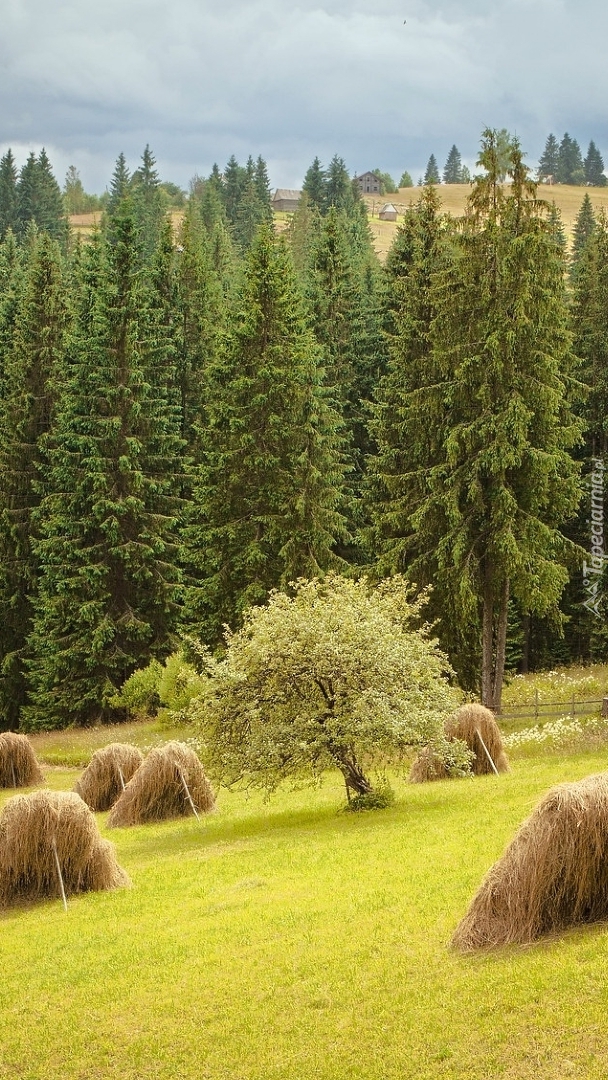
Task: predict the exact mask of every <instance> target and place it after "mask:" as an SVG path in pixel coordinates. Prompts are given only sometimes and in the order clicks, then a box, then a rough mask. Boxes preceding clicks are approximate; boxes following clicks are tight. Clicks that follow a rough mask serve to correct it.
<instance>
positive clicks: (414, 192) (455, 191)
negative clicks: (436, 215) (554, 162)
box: [363, 184, 608, 258]
mask: <svg viewBox="0 0 608 1080" xmlns="http://www.w3.org/2000/svg"><path fill="white" fill-rule="evenodd" d="M470 190H471V185H470V184H440V185H439V186H438V191H439V195H440V197H441V202H442V206H443V209H444V210H446V211H447V212H448V213H450V214H453V215H454V217H460V216H461V215H462V214H463V213H464V208H465V204H466V201H467V198H468V195H469V192H470ZM538 193H539V197H540V198H544V199H546V200H547V202H549V203H552V202H554V203H555V205H556V206H557V208H558V210H559V211H560V213H561V215H562V221H563V225H564V229H565V232H566V236H567V237H568V239H570V237H571V235H572V229H573V227H574V222H575V220H576V216H577V214H578V212H579V210H580V208H581V203H582V201H583V199H584V197H585V195H586V194H588V195H589V198H590V199H591V203H592V205H593V209H594V210H595V211H596V212H597V211H598V210H600V209H605V210H607V211H608V187H605V188H594V187H570V186H568V185H565V184H563V185H562V184H555V185H552V186H551V187H549V186H545V185H541V186H539V189H538ZM419 197H420V188H419V187H411V188H400V190H399V191H398V192H396V193H395V194H394V195H383V196H378V195H374V196H372V195H364V196H363V198H364V199H365V202H366V203H367V205H368V208H369V213H370V225H371V229H372V234H373V237H374V243H375V246H376V251H377V252H378V254H379V255H380V257H381V258H384V256H385V255H386V253H387V251H388V249H389V247H390V246H391V243H392V242H393V238H394V236H395V232H396V230H397V229H398V227H399V218H398V219H397V221H396V222H394V221H380V220H379V219H378V211H379V210H380V209H381V208H382V206H384V204H385V203H387V202H391V203H392V204H393V206H394V207H395V209H396V210H397V212H398V213H399V215H402V214H403V213H404V212H405V210H407V208H408V206H411V204H412V203H414V202H416V200H417V199H418V198H419Z"/></svg>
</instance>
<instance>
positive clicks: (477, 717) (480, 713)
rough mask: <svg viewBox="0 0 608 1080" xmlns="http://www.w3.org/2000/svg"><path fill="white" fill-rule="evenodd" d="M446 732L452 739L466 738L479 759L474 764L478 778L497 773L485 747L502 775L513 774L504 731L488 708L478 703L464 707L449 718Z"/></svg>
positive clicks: (470, 748) (473, 768)
mask: <svg viewBox="0 0 608 1080" xmlns="http://www.w3.org/2000/svg"><path fill="white" fill-rule="evenodd" d="M445 733H446V735H447V736H448V738H449V739H462V741H463V742H465V743H466V744H467V746H468V748H469V750H472V751H473V753H474V754H475V757H474V759H473V762H472V764H471V771H472V772H473V774H474V775H475V776H485V775H486V774H487V773H493V772H494V769H493V768H492V766H491V764H490V761H489V759H488V754H486V751H485V750H484V744H485V746H486V749H487V751H488V753H489V755H490V757H491V758H492V761H493V762H494V765H495V766H496V771H497V772H499V773H505V772H508V771H509V762H508V761H507V755H506V754H505V751H504V747H503V745H502V736H501V734H500V728H499V727H498V724H497V723H496V720H495V719H494V714H493V713H491V712H490V710H489V709H486V707H485V705H478V704H477V703H473V704H470V705H461V706H460V708H459V709H456V712H455V713H452V715H451V716H450V717H449V719H448V721H447V723H446V725H445ZM480 736H481V737H480Z"/></svg>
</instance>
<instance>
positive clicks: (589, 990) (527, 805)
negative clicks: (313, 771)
mask: <svg viewBox="0 0 608 1080" xmlns="http://www.w3.org/2000/svg"><path fill="white" fill-rule="evenodd" d="M144 728H145V726H144ZM170 734H173V733H172V732H171V733H170ZM67 735H68V740H69V739H70V738H73V737H74V736H73V735H72V734H71V733H67ZM64 737H65V735H64ZM114 737H115V735H114V733H111V734H110V736H109V738H110V739H112V738H114ZM141 737H142V739H148V734H145V731H144V730H143V729H142V732H141ZM46 738H48V737H46ZM42 742H43V737H42V736H41V737H39V743H40V744H41V745H42ZM605 765H606V751H605V749H604V750H597V751H595V752H586V753H578V754H573V755H572V756H570V757H566V756H564V755H563V754H555V753H554V754H549V755H547V754H545V755H544V756H542V757H541V756H536V757H534V758H522V759H517V758H516V759H515V762H514V767H513V769H512V772H511V773H510V774H509V775H507V776H504V777H501V778H499V779H498V780H497V779H495V778H493V777H492V778H490V777H488V778H479V779H476V780H460V781H449V782H442V783H435V784H429V785H412V786H408V785H406V784H405V783H404V782H403V779H402V778H401V777H397V776H395V777H394V778H393V783H394V787H395V791H396V794H397V801H396V803H395V805H394V806H393V807H391V808H390V809H386V810H382V811H377V812H370V813H362V814H344V813H339V812H338V811H339V807H340V805H341V804H342V802H343V790H342V785H341V782H340V781H339V779H338V778H337V777H333V776H331V777H328V778H327V780H326V783H325V784H324V785H323V786H322V787H321V788H320V789H318V790H302V791H297V792H293V791H285V792H280V793H279V794H278V795H277V796H276V797H275V798H274V799H273V800H272V801H271V802H269V803H264V801H263V800H262V798H261V797H260V796H258V795H255V796H252V797H247V796H246V795H245V794H244V793H235V794H231V793H227V792H221V793H220V797H219V812H218V813H217V814H214V815H212V816H210V817H208V818H207V819H206V820H205V822H204V823H203V824H202V825H199V824H198V823H197V822H196V821H195V820H194V819H187V820H184V821H176V822H168V823H163V824H159V825H154V826H147V827H145V828H136V829H122V830H115V831H113V832H109V831H108V832H107V833H106V832H105V817H106V815H99V818H98V820H99V823H100V826H101V828H102V831H104V834H106V835H108V836H109V837H110V838H111V839H112V840H113V841H114V842H115V843H116V846H117V850H118V856H119V861H120V863H121V865H122V866H123V867H124V868H125V869H126V870H127V871H128V873H129V874H130V875H131V877H132V880H133V888H132V889H128V890H121V891H118V892H115V893H99V894H94V895H93V894H90V895H87V896H81V897H77V898H73V899H72V900H70V903H69V910H68V913H67V915H66V914H64V912H63V909H62V906H61V903H60V902H59V901H53V902H48V903H43V904H40V905H37V906H35V907H30V908H27V909H19V910H12V911H10V912H7V913H5V914H4V915H2V916H1V917H0V971H1V972H2V978H1V979H0V1077H1V1078H2V1080H4V1078H7V1080H8V1078H10V1080H16V1078H18V1080H60V1078H61V1080H100V1078H104V1080H105V1078H116V1080H118V1078H120V1080H152V1078H154V1080H165V1078H166V1080H176V1078H179V1080H287V1078H289V1080H292V1078H299V1080H313V1078H314V1080H347V1078H348V1080H407V1078H410V1077H411V1078H412V1080H413V1078H415V1077H416V1078H423V1080H426V1078H428V1080H435V1078H459V1080H460V1078H465V1077H466V1078H470V1080H488V1078H490V1077H492V1078H495V1077H505V1078H512V1080H527V1078H534V1080H539V1078H542V1080H554V1078H555V1080H557V1078H558V1077H560V1078H561V1077H569V1076H572V1077H585V1078H586V1080H593V1078H598V1080H599V1078H600V1077H601V1078H602V1080H603V1078H604V1077H605V1076H606V1065H605V1062H606V1058H607V1056H608V1031H607V1028H606V1008H607V1005H608V984H607V982H606V977H605V972H606V964H607V963H608V929H607V928H606V927H605V926H599V927H587V928H584V929H581V930H576V931H573V932H569V933H567V934H564V935H562V936H560V937H559V938H558V939H556V940H553V941H550V942H544V943H542V944H539V945H537V946H534V947H531V948H527V949H510V950H503V951H500V952H496V953H494V954H491V955H484V956H478V957H473V958H470V957H469V958H463V957H461V956H458V955H455V954H453V953H452V952H450V950H449V949H448V947H447V943H448V941H449V938H450V935H451V933H452V931H453V929H454V927H455V926H456V924H457V922H458V920H459V919H460V917H461V916H462V915H463V913H464V911H465V909H466V906H467V904H468V902H469V900H470V898H471V896H472V895H473V893H474V892H475V890H476V889H477V887H478V885H479V883H480V880H481V878H482V875H483V874H484V872H485V871H486V870H487V868H488V867H489V865H490V864H491V863H492V862H493V861H494V860H495V859H496V858H497V857H498V856H499V855H500V853H501V852H502V850H503V849H504V847H505V845H506V843H507V842H508V841H509V839H510V838H511V837H512V835H513V833H514V831H515V830H516V828H517V827H518V825H519V824H520V822H521V821H522V820H523V818H524V817H525V816H526V815H527V814H528V813H529V812H530V810H531V809H532V807H533V806H534V805H535V803H536V802H537V801H538V799H539V797H540V796H541V795H542V794H543V793H544V792H545V791H546V790H547V788H548V787H550V786H551V785H552V784H554V783H556V782H559V781H561V780H566V779H568V780H574V779H578V778H580V777H582V776H585V775H587V774H589V773H591V772H596V771H599V770H601V769H603V768H604V767H605ZM77 775H78V771H77V770H75V769H69V768H63V769H60V768H58V767H54V768H52V769H50V770H49V773H48V778H49V782H50V784H51V785H52V786H53V787H54V788H57V789H69V788H70V787H71V786H72V784H73V783H74V781H75V779H76V777H77ZM9 794H10V793H6V792H3V793H1V797H0V801H4V800H5V799H6V798H7V797H8V795H9Z"/></svg>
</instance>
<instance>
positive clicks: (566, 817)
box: [452, 773, 608, 952]
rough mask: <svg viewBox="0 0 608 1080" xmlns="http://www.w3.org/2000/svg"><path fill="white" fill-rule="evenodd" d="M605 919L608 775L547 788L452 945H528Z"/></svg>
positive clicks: (491, 873) (464, 947)
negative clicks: (553, 934)
mask: <svg viewBox="0 0 608 1080" xmlns="http://www.w3.org/2000/svg"><path fill="white" fill-rule="evenodd" d="M604 919H608V773H600V774H599V775H597V776H588V777H587V778H586V779H585V780H581V781H579V782H578V783H575V784H559V785H558V786H557V787H555V788H552V789H551V791H549V793H548V794H547V795H546V796H545V798H544V799H543V800H542V801H541V802H540V803H539V805H538V806H537V807H536V809H535V810H534V812H533V813H532V814H531V816H530V817H529V818H528V820H527V821H526V822H524V824H523V825H522V827H521V829H520V830H519V832H518V833H517V834H516V836H515V837H514V839H513V840H512V841H511V843H510V844H509V846H508V848H507V850H506V851H505V853H504V855H503V856H502V858H501V859H499V861H498V862H497V863H495V864H494V866H493V867H492V868H491V870H490V871H489V873H488V874H487V875H486V877H485V879H484V881H483V882H482V884H481V887H480V889H479V891H478V893H477V895H476V896H475V897H474V898H473V901H472V902H471V905H470V907H469V910H468V911H467V913H466V915H465V917H464V919H463V920H462V922H461V923H460V925H459V926H458V928H457V930H456V932H455V934H454V936H453V938H452V945H454V946H455V947H456V948H457V949H460V950H462V951H463V952H468V951H471V950H473V949H484V948H491V947H492V946H496V945H507V944H511V943H513V944H520V945H523V944H526V943H529V942H531V941H535V940H536V939H537V938H539V937H541V936H542V935H544V934H549V933H551V932H555V931H558V930H563V929H564V928H566V927H568V926H572V925H575V924H577V923H590V922H598V921H601V920H604Z"/></svg>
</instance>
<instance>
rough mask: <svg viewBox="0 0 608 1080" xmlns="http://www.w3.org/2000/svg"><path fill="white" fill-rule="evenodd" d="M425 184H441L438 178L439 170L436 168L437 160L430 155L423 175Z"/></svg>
mask: <svg viewBox="0 0 608 1080" xmlns="http://www.w3.org/2000/svg"><path fill="white" fill-rule="evenodd" d="M423 183H425V184H439V183H441V180H440V177H439V169H438V167H437V158H436V157H435V155H434V154H431V156H430V158H429V160H428V162H427V166H426V169H425V173H424V181H423Z"/></svg>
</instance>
